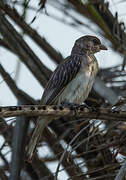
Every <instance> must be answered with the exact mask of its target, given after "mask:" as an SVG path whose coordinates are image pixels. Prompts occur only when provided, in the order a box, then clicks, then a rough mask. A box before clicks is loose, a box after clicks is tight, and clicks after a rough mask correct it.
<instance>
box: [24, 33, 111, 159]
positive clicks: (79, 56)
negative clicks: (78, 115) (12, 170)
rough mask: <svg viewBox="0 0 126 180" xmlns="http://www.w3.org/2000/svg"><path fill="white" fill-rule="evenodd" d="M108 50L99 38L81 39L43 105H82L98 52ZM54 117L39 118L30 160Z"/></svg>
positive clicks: (58, 70)
mask: <svg viewBox="0 0 126 180" xmlns="http://www.w3.org/2000/svg"><path fill="white" fill-rule="evenodd" d="M100 50H107V47H106V46H105V45H103V44H102V43H101V41H100V39H99V38H97V37H95V36H91V35H85V36H82V37H80V38H78V39H77V40H76V41H75V43H74V46H73V48H72V51H71V54H70V56H68V57H67V58H65V59H64V60H63V61H62V62H61V63H60V64H59V65H58V66H57V68H56V69H55V71H54V72H53V73H52V76H51V78H50V80H49V81H48V83H47V85H46V87H45V90H44V93H43V95H42V98H41V100H40V105H61V104H65V103H66V104H67V103H70V104H72V103H73V104H80V105H81V104H82V103H83V102H84V101H85V100H86V99H87V97H88V94H89V92H90V91H91V88H92V86H93V83H94V81H95V77H96V74H97V72H98V69H99V67H98V62H97V59H96V57H95V56H94V54H95V53H97V52H99V51H100ZM51 120H52V118H51V117H38V120H37V124H36V127H35V129H34V131H33V135H32V137H31V139H30V142H29V144H28V147H27V157H28V160H29V161H31V160H32V157H33V154H34V152H35V149H36V146H37V144H38V142H39V139H40V137H41V135H42V133H43V130H44V128H45V127H46V126H48V124H49V123H50V122H51Z"/></svg>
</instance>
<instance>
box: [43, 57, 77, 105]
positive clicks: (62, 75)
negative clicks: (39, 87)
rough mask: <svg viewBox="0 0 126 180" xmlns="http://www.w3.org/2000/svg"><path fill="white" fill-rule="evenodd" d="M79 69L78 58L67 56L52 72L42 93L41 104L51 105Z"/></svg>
mask: <svg viewBox="0 0 126 180" xmlns="http://www.w3.org/2000/svg"><path fill="white" fill-rule="evenodd" d="M80 67H81V58H80V57H79V56H75V55H74V56H69V57H68V58H66V59H65V60H64V61H63V62H62V63H61V64H60V65H59V66H58V67H57V68H56V70H55V71H54V72H53V74H52V76H51V78H50V80H49V81H48V83H47V86H46V88H45V91H44V93H43V96H42V99H41V104H46V105H51V104H55V101H56V100H57V98H58V97H59V95H60V94H61V93H62V91H63V90H64V88H65V87H66V86H67V84H68V83H69V82H70V81H71V80H72V79H74V78H75V76H76V74H77V73H78V71H79V69H80Z"/></svg>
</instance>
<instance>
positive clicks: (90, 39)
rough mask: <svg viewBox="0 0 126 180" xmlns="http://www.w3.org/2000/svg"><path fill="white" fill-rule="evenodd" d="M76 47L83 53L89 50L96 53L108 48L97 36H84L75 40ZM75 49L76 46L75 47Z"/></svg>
mask: <svg viewBox="0 0 126 180" xmlns="http://www.w3.org/2000/svg"><path fill="white" fill-rule="evenodd" d="M74 47H76V48H77V49H78V51H80V52H81V53H82V54H83V52H88V53H90V54H95V53H97V52H99V51H100V50H107V48H106V46H105V45H103V44H102V43H101V41H100V40H99V39H98V38H97V37H95V36H88V35H87V36H82V37H80V38H79V39H77V40H76V41H75V44H74ZM73 50H74V48H73Z"/></svg>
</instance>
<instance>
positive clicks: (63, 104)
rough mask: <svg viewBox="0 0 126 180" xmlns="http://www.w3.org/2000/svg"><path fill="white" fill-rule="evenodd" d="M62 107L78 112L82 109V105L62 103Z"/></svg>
mask: <svg viewBox="0 0 126 180" xmlns="http://www.w3.org/2000/svg"><path fill="white" fill-rule="evenodd" d="M61 105H62V106H63V107H65V108H70V109H71V110H77V109H78V108H79V107H80V104H77V103H70V102H62V103H61Z"/></svg>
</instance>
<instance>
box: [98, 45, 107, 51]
mask: <svg viewBox="0 0 126 180" xmlns="http://www.w3.org/2000/svg"><path fill="white" fill-rule="evenodd" d="M99 48H100V50H108V49H107V47H106V46H105V45H103V44H101V45H100V46H99Z"/></svg>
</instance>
